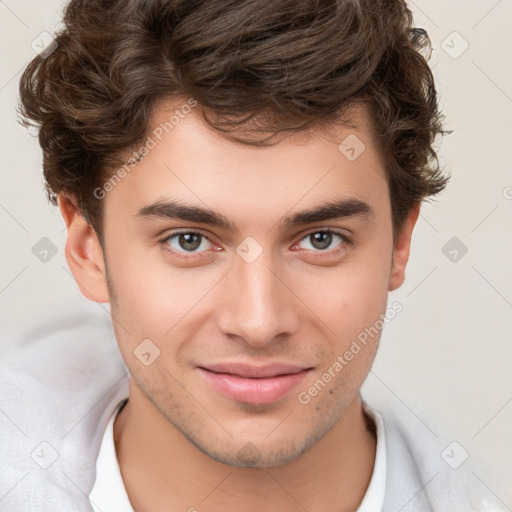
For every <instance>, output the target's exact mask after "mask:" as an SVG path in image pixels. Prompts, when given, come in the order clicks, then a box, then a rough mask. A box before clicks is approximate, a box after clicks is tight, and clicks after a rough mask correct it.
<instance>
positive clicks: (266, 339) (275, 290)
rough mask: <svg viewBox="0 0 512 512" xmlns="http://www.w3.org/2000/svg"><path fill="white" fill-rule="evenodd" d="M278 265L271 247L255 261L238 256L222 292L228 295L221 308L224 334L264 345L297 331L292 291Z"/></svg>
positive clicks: (249, 342)
mask: <svg viewBox="0 0 512 512" xmlns="http://www.w3.org/2000/svg"><path fill="white" fill-rule="evenodd" d="M279 268H280V267H279V266H278V265H277V264H276V263H275V262H274V261H273V258H272V255H271V253H270V251H268V252H265V251H263V253H262V254H261V255H260V256H259V257H258V258H257V259H256V260H255V261H252V262H249V261H246V260H245V259H243V257H240V258H238V257H237V260H236V262H235V265H234V268H233V270H232V271H231V272H230V275H229V279H228V281H227V289H226V290H224V292H223V293H226V294H227V295H228V297H227V299H226V300H225V301H223V307H222V310H221V311H219V312H218V321H219V328H220V329H221V330H222V331H223V332H224V334H226V335H236V336H239V337H242V338H244V340H245V341H246V342H247V343H248V344H250V345H253V346H259V347H261V346H264V345H266V344H268V343H272V341H273V340H274V339H275V338H276V337H277V336H278V335H280V334H291V333H293V332H295V330H296V329H297V327H298V318H297V313H296V311H295V304H294V301H293V295H292V293H291V292H290V290H288V288H287V287H286V286H285V285H284V284H283V282H282V281H281V279H283V278H280V276H279V273H280V271H279ZM283 277H284V276H283ZM283 280H284V281H285V279H283ZM285 282H286V281H285Z"/></svg>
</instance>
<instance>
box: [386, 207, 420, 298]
mask: <svg viewBox="0 0 512 512" xmlns="http://www.w3.org/2000/svg"><path fill="white" fill-rule="evenodd" d="M420 208H421V203H418V204H417V205H416V206H414V207H413V208H412V209H411V210H410V211H409V213H408V214H407V217H406V219H405V221H404V223H403V226H402V229H401V230H400V232H399V233H398V235H397V239H396V243H395V247H394V249H393V262H392V264H391V275H390V278H389V290H390V291H393V290H396V289H397V288H400V286H402V284H403V282H404V280H405V268H406V266H407V262H408V260H409V254H410V249H411V237H412V232H413V229H414V226H415V224H416V221H417V220H418V216H419V214H420Z"/></svg>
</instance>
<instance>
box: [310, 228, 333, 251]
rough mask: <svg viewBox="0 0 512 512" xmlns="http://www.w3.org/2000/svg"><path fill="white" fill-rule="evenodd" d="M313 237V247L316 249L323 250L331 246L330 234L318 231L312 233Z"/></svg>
mask: <svg viewBox="0 0 512 512" xmlns="http://www.w3.org/2000/svg"><path fill="white" fill-rule="evenodd" d="M311 236H312V237H313V240H314V242H313V246H314V247H315V248H317V249H325V248H326V247H329V245H331V241H332V234H331V233H326V232H323V231H319V232H318V233H314V234H313V235H311Z"/></svg>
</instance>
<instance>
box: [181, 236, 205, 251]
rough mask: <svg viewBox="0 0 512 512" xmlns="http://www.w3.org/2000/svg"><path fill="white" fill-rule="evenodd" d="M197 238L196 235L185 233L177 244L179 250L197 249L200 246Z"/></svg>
mask: <svg viewBox="0 0 512 512" xmlns="http://www.w3.org/2000/svg"><path fill="white" fill-rule="evenodd" d="M199 237H200V235H198V234H197V233H185V234H182V235H180V237H179V242H180V246H181V248H182V249H186V250H194V249H197V248H198V247H199V246H200V245H201V242H200V241H199Z"/></svg>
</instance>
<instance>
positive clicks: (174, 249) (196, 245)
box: [161, 231, 212, 258]
mask: <svg viewBox="0 0 512 512" xmlns="http://www.w3.org/2000/svg"><path fill="white" fill-rule="evenodd" d="M161 243H162V244H163V246H164V248H165V249H166V250H167V251H169V252H171V253H173V254H176V255H177V256H178V257H181V255H184V256H183V257H185V258H186V257H187V256H186V255H187V254H196V253H201V252H204V251H205V250H207V249H208V248H209V246H211V245H212V242H211V240H210V239H209V238H208V237H207V236H206V235H203V234H202V233H197V232H195V231H180V232H177V233H173V234H172V235H170V236H168V237H166V238H165V239H164V240H162V242H161Z"/></svg>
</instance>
